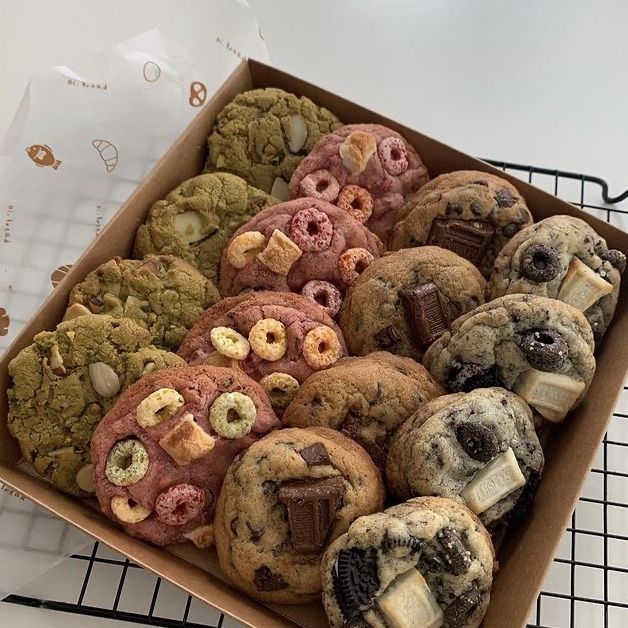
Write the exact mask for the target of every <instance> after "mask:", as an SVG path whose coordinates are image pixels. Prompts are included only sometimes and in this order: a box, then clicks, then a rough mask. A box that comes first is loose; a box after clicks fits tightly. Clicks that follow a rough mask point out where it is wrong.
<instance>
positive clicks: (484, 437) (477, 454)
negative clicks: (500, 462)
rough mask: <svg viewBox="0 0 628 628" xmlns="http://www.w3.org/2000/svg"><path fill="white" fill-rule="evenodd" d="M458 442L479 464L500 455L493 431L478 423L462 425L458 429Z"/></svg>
mask: <svg viewBox="0 0 628 628" xmlns="http://www.w3.org/2000/svg"><path fill="white" fill-rule="evenodd" d="M456 440H457V441H458V443H459V444H460V447H462V449H464V451H465V452H466V453H467V454H468V455H469V456H471V458H473V459H474V460H477V461H479V462H489V461H490V460H492V459H493V458H494V457H495V456H496V455H497V454H498V453H499V448H498V443H497V439H496V438H495V434H494V433H493V431H492V430H491V429H489V428H488V427H486V425H482V423H478V422H477V421H472V422H469V423H461V424H460V425H459V426H458V427H457V428H456Z"/></svg>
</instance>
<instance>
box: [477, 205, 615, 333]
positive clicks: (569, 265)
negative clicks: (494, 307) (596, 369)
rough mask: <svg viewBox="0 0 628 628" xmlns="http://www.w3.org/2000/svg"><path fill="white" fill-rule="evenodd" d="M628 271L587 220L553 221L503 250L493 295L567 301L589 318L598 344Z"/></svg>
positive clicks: (521, 235) (562, 218) (525, 232)
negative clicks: (532, 295) (527, 296)
mask: <svg viewBox="0 0 628 628" xmlns="http://www.w3.org/2000/svg"><path fill="white" fill-rule="evenodd" d="M625 269H626V256H625V255H624V254H623V253H622V252H621V251H618V250H617V249H609V248H608V246H607V245H606V242H605V241H604V239H603V238H601V237H600V236H599V235H598V234H597V233H596V232H595V231H594V230H593V228H592V227H590V226H589V225H588V224H587V223H586V222H584V220H580V219H579V218H573V217H572V216H551V217H550V218H546V219H545V220H541V221H540V222H537V223H536V224H534V225H532V226H530V227H527V228H526V229H523V230H522V231H520V232H519V233H517V234H516V235H515V236H514V237H513V238H512V240H511V241H510V242H508V244H506V246H505V247H504V248H503V249H502V250H501V252H500V253H499V255H498V256H497V259H496V260H495V267H494V270H493V274H492V275H491V279H490V283H489V295H490V298H492V299H496V298H497V297H501V296H503V295H505V294H514V293H522V292H523V293H530V294H539V295H541V296H546V297H551V298H553V299H559V300H561V301H564V302H565V303H568V304H569V305H572V306H574V307H575V308H577V309H578V310H580V311H581V312H583V313H584V315H585V316H586V318H587V320H588V321H589V323H590V325H591V328H592V329H593V335H594V337H595V339H596V342H599V341H600V340H601V338H602V336H603V335H604V332H605V331H606V328H607V327H608V325H609V323H610V322H611V319H612V318H613V314H614V313H615V306H616V305H617V299H618V297H619V284H620V282H621V276H622V274H623V272H624V270H625Z"/></svg>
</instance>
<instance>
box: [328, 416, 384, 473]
mask: <svg viewBox="0 0 628 628" xmlns="http://www.w3.org/2000/svg"><path fill="white" fill-rule="evenodd" d="M363 429H364V425H363V424H362V422H361V421H360V418H359V417H356V416H355V415H353V414H349V415H348V416H347V418H346V419H345V420H344V421H343V422H342V424H341V425H340V428H339V430H340V431H341V432H342V433H343V434H344V435H345V436H348V437H349V438H350V439H351V440H354V441H355V442H356V443H358V445H360V446H361V447H363V448H364V449H365V450H366V453H367V454H368V455H369V456H370V457H371V459H372V460H373V462H374V463H375V464H376V465H377V467H379V468H380V469H385V468H386V456H387V454H388V452H387V451H386V449H385V448H384V447H382V446H381V445H379V444H378V443H373V442H369V441H366V440H364V439H363V438H362V430H363Z"/></svg>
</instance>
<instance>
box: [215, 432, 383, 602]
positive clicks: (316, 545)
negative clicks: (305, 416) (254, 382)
mask: <svg viewBox="0 0 628 628" xmlns="http://www.w3.org/2000/svg"><path fill="white" fill-rule="evenodd" d="M383 498H384V492H383V485H382V480H381V477H380V474H379V471H378V470H377V468H376V467H375V466H374V464H373V462H372V461H371V459H370V458H369V456H368V454H367V453H366V452H365V451H364V450H363V449H362V448H361V447H359V445H357V444H356V443H355V442H353V441H352V440H350V439H348V438H347V437H345V436H343V435H342V434H340V433H339V432H336V431H335V430H330V429H328V428H323V427H311V428H307V429H298V428H291V429H283V430H278V431H275V432H273V433H271V434H269V435H268V436H266V437H265V438H263V439H261V440H260V441H258V442H257V443H255V444H253V445H252V446H251V447H250V448H249V449H248V450H247V451H246V452H244V453H243V454H242V455H241V456H238V457H237V458H236V459H235V460H234V462H233V463H232V465H231V466H230V467H229V471H228V472H227V477H226V478H225V483H224V485H223V489H222V492H221V494H220V498H219V500H218V506H217V509H216V519H215V535H216V549H217V551H218V559H219V561H220V566H221V568H222V571H223V573H224V574H225V575H226V576H227V577H228V578H229V580H231V582H233V583H234V584H235V585H236V586H238V587H239V588H241V589H242V590H243V591H245V592H246V593H248V594H249V595H251V596H252V597H255V598H257V599H260V600H263V601H266V602H274V603H279V604H294V603H306V602H310V601H314V600H316V599H318V598H320V592H321V574H320V561H321V557H322V554H323V551H324V550H325V548H326V547H327V546H328V545H329V543H331V542H332V541H333V540H334V539H336V538H337V537H338V536H340V535H341V534H343V533H344V532H346V530H347V528H348V527H349V525H350V524H351V522H352V521H354V520H355V519H356V518H358V517H360V516H362V515H367V514H370V513H372V512H376V511H377V510H379V509H380V508H381V507H382V505H383Z"/></svg>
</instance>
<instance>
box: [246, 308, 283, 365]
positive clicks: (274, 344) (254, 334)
mask: <svg viewBox="0 0 628 628" xmlns="http://www.w3.org/2000/svg"><path fill="white" fill-rule="evenodd" d="M249 343H250V345H251V348H252V349H253V352H254V353H255V354H256V355H258V356H259V357H260V358H262V359H263V360H268V361H269V362H275V361H276V360H279V359H281V358H282V357H283V356H284V354H285V353H286V348H287V346H288V341H287V338H286V327H285V325H284V324H283V323H282V322H280V321H278V320H276V319H274V318H263V319H262V320H261V321H257V323H255V325H253V327H251V331H250V332H249Z"/></svg>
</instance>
